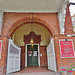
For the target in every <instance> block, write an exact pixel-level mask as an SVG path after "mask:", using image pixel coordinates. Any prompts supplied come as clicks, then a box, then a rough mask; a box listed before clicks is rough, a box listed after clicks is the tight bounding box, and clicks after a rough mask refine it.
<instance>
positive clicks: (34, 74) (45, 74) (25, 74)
mask: <svg viewBox="0 0 75 75" xmlns="http://www.w3.org/2000/svg"><path fill="white" fill-rule="evenodd" d="M7 75H60V74H58V73H56V72H40V73H12V74H7Z"/></svg>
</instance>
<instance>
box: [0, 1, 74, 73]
mask: <svg viewBox="0 0 75 75" xmlns="http://www.w3.org/2000/svg"><path fill="white" fill-rule="evenodd" d="M23 1H24V0H22V1H21V2H22V3H23V4H24V3H25V5H22V3H21V2H19V1H18V2H16V1H15V2H14V1H10V0H8V1H7V2H6V1H5V3H3V1H2V2H1V4H2V6H1V7H2V8H1V10H0V70H2V73H3V74H5V73H12V72H16V71H18V70H20V69H21V68H25V67H28V66H39V67H42V66H46V67H48V69H49V70H52V71H56V72H61V71H62V69H65V68H70V67H71V65H74V63H75V34H74V27H73V24H72V19H71V15H70V10H69V6H70V4H69V1H68V0H58V1H57V0H53V1H51V0H49V1H46V0H40V2H39V1H37V0H33V2H32V3H31V1H32V0H31V1H30V2H29V0H27V1H26V2H27V3H26V2H23ZM27 4H29V5H27ZM26 6H27V7H26ZM30 7H31V9H30ZM12 42H13V43H12ZM15 64H16V65H15ZM15 66H17V67H16V68H17V70H16V69H15V68H14V67H15Z"/></svg>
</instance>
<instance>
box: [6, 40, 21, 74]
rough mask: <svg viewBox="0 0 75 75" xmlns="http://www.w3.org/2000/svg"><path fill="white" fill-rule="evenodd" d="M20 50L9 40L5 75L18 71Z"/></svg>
mask: <svg viewBox="0 0 75 75" xmlns="http://www.w3.org/2000/svg"><path fill="white" fill-rule="evenodd" d="M20 56H21V48H19V47H18V46H16V45H15V44H14V43H13V41H12V40H11V39H9V44H8V56H7V72H6V73H7V74H8V73H12V72H16V71H20V58H21V57H20Z"/></svg>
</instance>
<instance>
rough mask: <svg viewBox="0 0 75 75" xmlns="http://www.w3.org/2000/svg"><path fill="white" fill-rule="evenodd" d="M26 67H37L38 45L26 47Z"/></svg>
mask: <svg viewBox="0 0 75 75" xmlns="http://www.w3.org/2000/svg"><path fill="white" fill-rule="evenodd" d="M27 65H28V66H38V45H33V46H32V45H28V46H27Z"/></svg>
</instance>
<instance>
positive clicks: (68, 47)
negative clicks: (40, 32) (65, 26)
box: [59, 40, 75, 58]
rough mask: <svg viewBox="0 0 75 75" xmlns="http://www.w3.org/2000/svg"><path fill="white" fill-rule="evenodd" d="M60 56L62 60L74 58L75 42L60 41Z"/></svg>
mask: <svg viewBox="0 0 75 75" xmlns="http://www.w3.org/2000/svg"><path fill="white" fill-rule="evenodd" d="M59 44H60V54H61V58H73V57H75V55H74V46H73V40H67V41H65V40H60V41H59Z"/></svg>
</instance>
